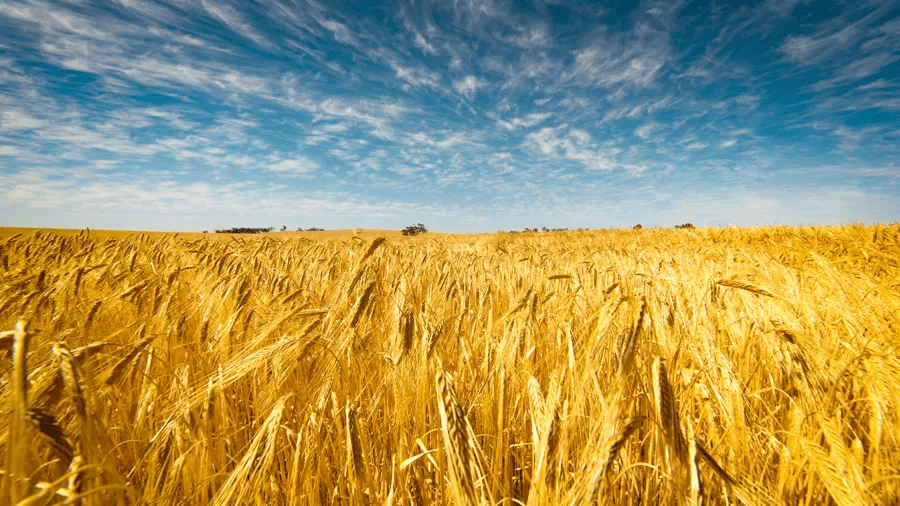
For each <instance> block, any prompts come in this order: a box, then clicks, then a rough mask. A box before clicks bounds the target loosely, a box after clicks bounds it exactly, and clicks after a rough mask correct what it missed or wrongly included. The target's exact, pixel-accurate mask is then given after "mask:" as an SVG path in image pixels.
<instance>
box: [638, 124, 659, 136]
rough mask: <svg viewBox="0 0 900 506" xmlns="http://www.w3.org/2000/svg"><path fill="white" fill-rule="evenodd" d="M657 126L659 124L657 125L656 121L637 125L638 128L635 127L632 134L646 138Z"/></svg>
mask: <svg viewBox="0 0 900 506" xmlns="http://www.w3.org/2000/svg"><path fill="white" fill-rule="evenodd" d="M658 126H659V125H657V124H656V123H648V124H646V125H642V126H639V127H638V128H636V129H635V130H634V135H637V136H638V137H640V138H641V139H644V140H646V139H648V138H650V134H652V133H653V130H654V129H656V128H657V127H658Z"/></svg>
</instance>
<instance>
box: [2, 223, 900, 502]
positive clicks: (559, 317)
mask: <svg viewBox="0 0 900 506" xmlns="http://www.w3.org/2000/svg"><path fill="white" fill-rule="evenodd" d="M16 234H21V235H18V236H16ZM14 236H16V237H14ZM231 237H234V238H235V240H231ZM222 239H227V240H222ZM317 239H319V240H317ZM898 315H900V226H896V225H892V226H882V225H878V226H868V227H864V226H852V227H817V228H812V227H802V228H788V227H773V228H761V229H752V230H751V229H738V228H731V229H696V230H654V229H644V230H624V231H590V232H575V231H572V232H558V233H519V234H493V235H478V236H453V235H435V234H426V235H425V236H418V237H414V238H407V237H401V236H400V232H399V231H396V232H390V231H360V232H356V231H352V230H351V231H329V232H288V233H283V234H281V233H272V234H262V235H241V236H228V235H217V234H178V235H177V236H176V235H175V234H161V233H147V234H141V233H139V232H132V233H129V232H101V231H96V232H95V231H91V232H90V233H88V232H85V231H50V230H43V231H37V232H36V231H33V230H31V231H23V230H21V229H2V230H0V355H4V356H7V357H8V358H7V359H6V360H4V362H3V364H4V365H2V366H0V374H2V376H0V405H2V406H3V410H2V412H0V417H2V418H5V419H8V423H3V424H2V426H0V431H2V432H0V451H2V453H3V455H4V459H3V461H2V464H0V465H2V466H3V469H2V470H3V472H2V476H0V478H2V483H0V488H2V490H0V497H2V498H3V499H0V503H3V504H7V503H11V504H15V503H17V502H18V501H21V500H27V501H31V502H26V503H23V504H58V503H62V502H64V501H66V500H67V498H68V500H69V501H70V502H68V504H75V503H77V502H78V501H82V503H83V504H98V505H99V504H154V505H156V504H162V505H182V504H223V505H224V504H259V505H278V504H315V505H318V504H373V503H374V504H382V503H384V504H491V505H493V504H504V505H507V504H508V505H512V504H529V505H530V504H566V505H569V504H595V503H599V504H616V505H627V504H692V505H694V504H701V503H702V504H792V505H793V504H801V505H818V504H837V505H857V504H900V411H898V408H900V357H898V351H900V317H898ZM17 321H20V323H17ZM17 326H18V327H17ZM25 343H27V353H25V352H24V350H25V348H24V347H23V344H25ZM7 498H9V499H8V500H7Z"/></svg>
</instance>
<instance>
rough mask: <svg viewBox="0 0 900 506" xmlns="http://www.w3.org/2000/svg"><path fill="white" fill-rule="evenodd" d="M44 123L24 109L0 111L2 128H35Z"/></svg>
mask: <svg viewBox="0 0 900 506" xmlns="http://www.w3.org/2000/svg"><path fill="white" fill-rule="evenodd" d="M43 125H44V122H43V121H42V120H39V119H37V118H35V117H33V116H31V115H29V114H28V113H26V112H23V111H3V112H2V113H0V130H5V131H8V130H35V129H38V128H40V127H41V126H43Z"/></svg>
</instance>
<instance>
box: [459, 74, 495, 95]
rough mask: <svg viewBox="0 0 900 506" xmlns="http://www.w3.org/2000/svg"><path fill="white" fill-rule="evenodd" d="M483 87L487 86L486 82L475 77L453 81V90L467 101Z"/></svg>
mask: <svg viewBox="0 0 900 506" xmlns="http://www.w3.org/2000/svg"><path fill="white" fill-rule="evenodd" d="M485 86H487V82H486V81H483V80H481V79H479V78H477V77H475V76H466V77H464V78H463V79H460V80H457V81H453V89H455V90H456V91H457V93H459V94H460V95H463V96H464V97H466V98H467V99H469V100H471V99H472V97H473V96H474V95H475V93H476V92H477V91H478V90H479V89H480V88H484V87H485Z"/></svg>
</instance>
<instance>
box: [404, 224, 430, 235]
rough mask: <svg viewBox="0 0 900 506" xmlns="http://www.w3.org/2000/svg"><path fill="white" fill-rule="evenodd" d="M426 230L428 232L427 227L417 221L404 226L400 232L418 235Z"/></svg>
mask: <svg viewBox="0 0 900 506" xmlns="http://www.w3.org/2000/svg"><path fill="white" fill-rule="evenodd" d="M426 232H428V229H426V228H425V225H423V224H421V223H417V224H415V225H410V226H408V227H406V228H404V229H403V232H402V233H403V235H419V234H424V233H426Z"/></svg>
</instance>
